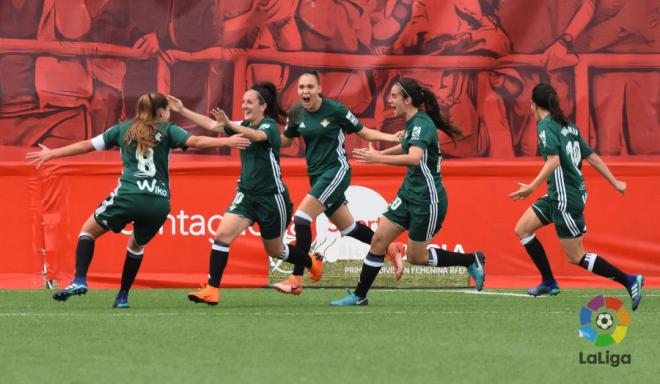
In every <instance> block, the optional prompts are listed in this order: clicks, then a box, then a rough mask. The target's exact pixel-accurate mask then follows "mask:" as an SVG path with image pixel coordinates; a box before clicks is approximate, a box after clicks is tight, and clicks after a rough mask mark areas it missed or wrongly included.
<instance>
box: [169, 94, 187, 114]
mask: <svg viewBox="0 0 660 384" xmlns="http://www.w3.org/2000/svg"><path fill="white" fill-rule="evenodd" d="M167 104H168V105H169V106H170V109H171V110H173V111H174V112H176V113H181V111H183V108H184V106H183V102H182V101H181V100H179V99H177V98H176V97H174V96H172V95H167Z"/></svg>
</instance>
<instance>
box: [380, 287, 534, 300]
mask: <svg viewBox="0 0 660 384" xmlns="http://www.w3.org/2000/svg"><path fill="white" fill-rule="evenodd" d="M375 291H376V292H432V293H467V294H470V295H496V296H512V297H531V298H534V296H530V295H528V294H526V293H515V292H498V291H474V290H467V289H379V290H375ZM537 297H543V296H537Z"/></svg>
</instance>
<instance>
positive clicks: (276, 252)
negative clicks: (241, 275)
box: [264, 244, 283, 259]
mask: <svg viewBox="0 0 660 384" xmlns="http://www.w3.org/2000/svg"><path fill="white" fill-rule="evenodd" d="M264 248H265V249H266V253H267V254H268V256H270V257H274V258H276V259H279V258H281V257H282V253H283V246H282V245H281V244H266V245H264Z"/></svg>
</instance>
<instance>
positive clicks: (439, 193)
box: [399, 111, 446, 204]
mask: <svg viewBox="0 0 660 384" xmlns="http://www.w3.org/2000/svg"><path fill="white" fill-rule="evenodd" d="M410 146H415V147H419V148H421V149H422V150H423V151H424V154H423V155H422V160H421V161H420V163H419V164H417V165H409V166H408V171H407V172H406V177H405V178H404V179H403V185H402V186H401V188H400V189H399V196H401V198H403V199H405V200H407V201H410V202H412V203H416V204H429V203H431V204H437V203H438V202H440V200H442V199H445V198H446V193H445V187H444V185H443V184H442V177H441V176H440V161H441V160H442V154H441V153H440V142H439V141H438V129H437V128H436V127H435V124H434V123H433V120H431V118H430V117H429V115H428V114H426V112H422V111H420V112H417V113H416V114H415V116H413V117H412V118H411V119H410V120H408V121H407V122H406V129H405V132H404V135H403V140H402V141H401V147H402V148H403V153H406V154H407V153H409V152H410Z"/></svg>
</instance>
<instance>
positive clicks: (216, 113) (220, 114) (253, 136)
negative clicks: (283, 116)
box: [211, 108, 268, 141]
mask: <svg viewBox="0 0 660 384" xmlns="http://www.w3.org/2000/svg"><path fill="white" fill-rule="evenodd" d="M211 115H213V117H214V118H215V121H217V123H218V126H220V127H229V129H231V130H232V131H234V132H236V133H241V134H243V136H245V137H247V138H248V139H250V140H252V141H266V140H268V135H267V134H266V132H264V131H261V130H258V129H252V128H248V127H244V126H242V125H240V124H236V123H235V122H233V121H230V120H229V118H228V117H227V114H226V113H225V111H223V110H222V109H218V108H215V109H213V110H211Z"/></svg>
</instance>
